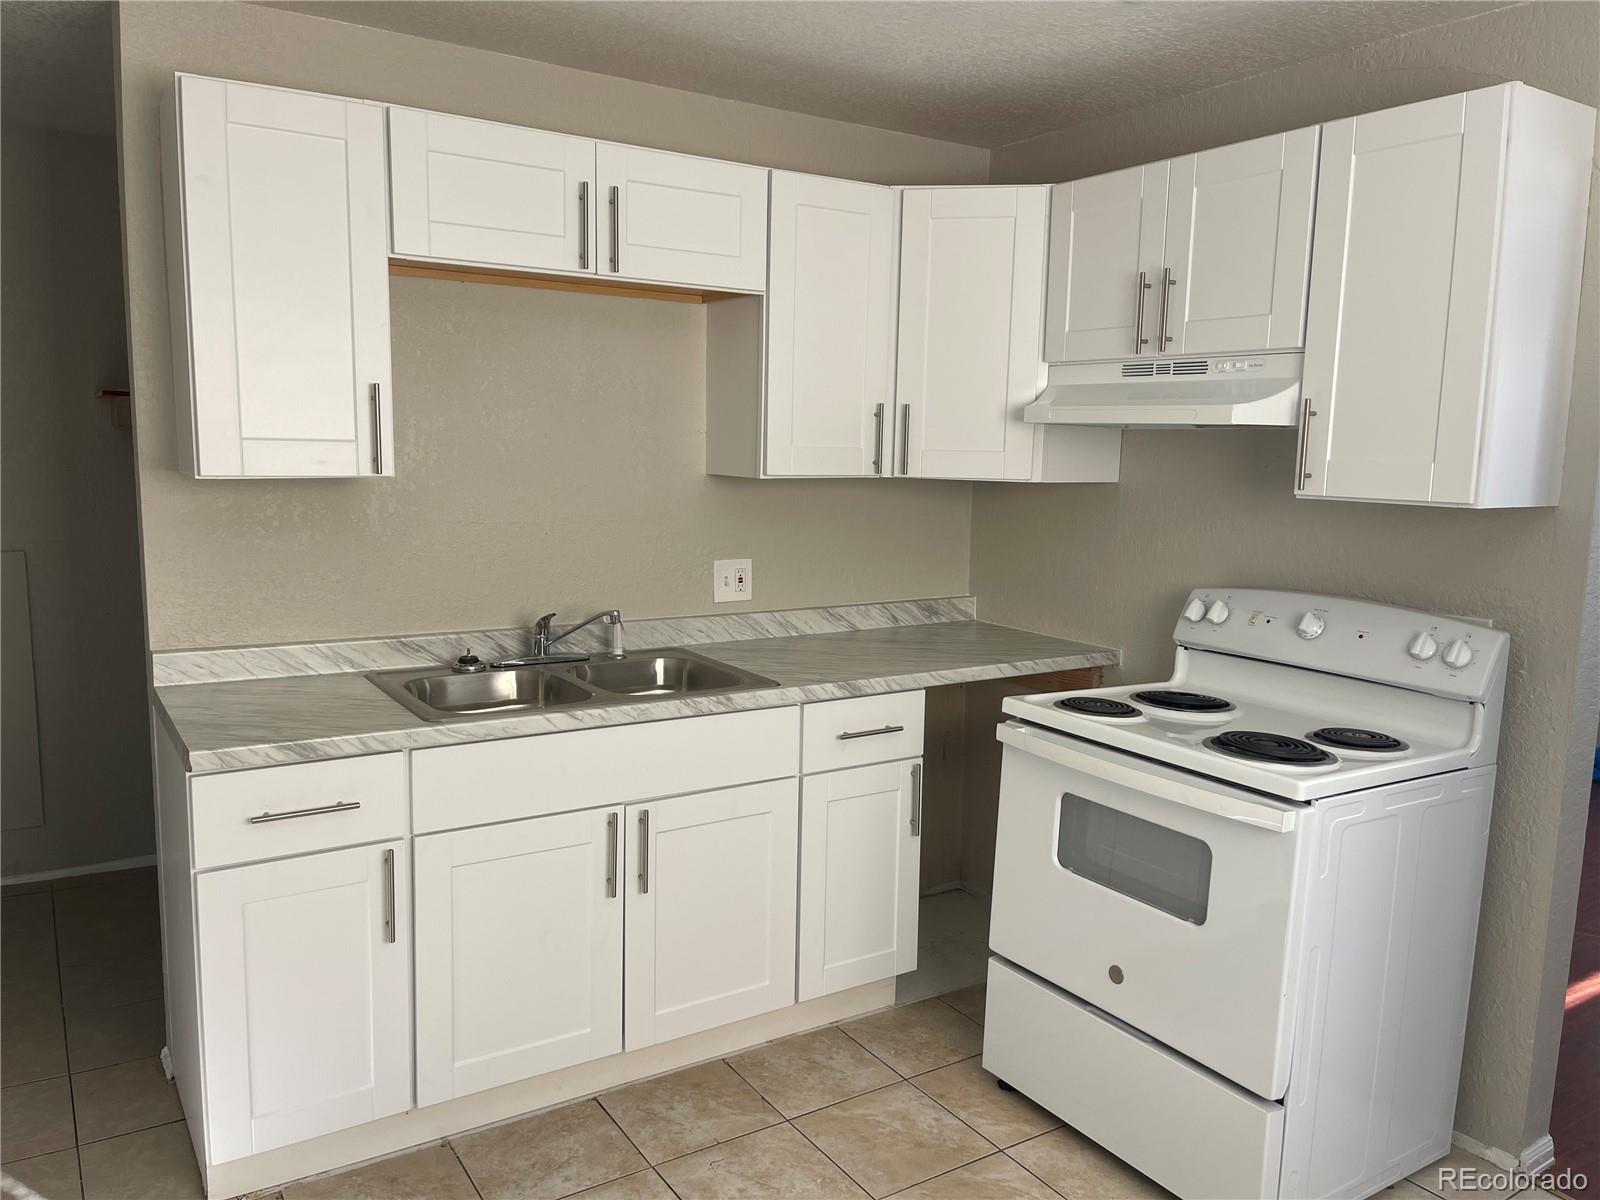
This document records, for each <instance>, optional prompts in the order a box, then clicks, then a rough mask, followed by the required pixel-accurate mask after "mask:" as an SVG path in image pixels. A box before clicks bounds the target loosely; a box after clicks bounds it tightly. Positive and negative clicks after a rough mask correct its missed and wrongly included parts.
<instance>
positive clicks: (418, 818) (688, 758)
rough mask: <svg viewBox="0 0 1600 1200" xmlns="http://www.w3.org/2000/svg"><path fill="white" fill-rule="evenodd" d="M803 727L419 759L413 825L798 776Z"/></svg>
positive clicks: (787, 712) (608, 734)
mask: <svg viewBox="0 0 1600 1200" xmlns="http://www.w3.org/2000/svg"><path fill="white" fill-rule="evenodd" d="M799 724H800V710H799V709H797V708H794V707H789V708H765V709H758V710H756V711H755V712H740V713H719V714H717V715H716V716H710V717H686V718H683V719H681V720H676V721H652V722H650V723H648V724H643V725H614V726H611V727H609V728H605V729H580V730H576V731H574V732H572V733H547V734H543V735H540V736H538V737H525V738H508V739H506V740H504V741H496V742H474V743H472V744H470V745H464V746H440V747H438V748H437V749H433V750H416V751H413V752H412V755H411V798H412V820H413V822H414V824H415V828H416V832H418V833H433V832H435V831H437V830H441V829H461V828H464V827H466V826H468V825H486V824H488V823H490V822H492V821H514V820H517V819H518V818H520V817H537V816H544V815H546V814H548V813H558V812H571V811H573V810H575V809H582V808H597V807H599V806H600V805H602V804H626V803H628V802H630V801H635V800H651V799H655V798H656V797H659V796H676V795H679V794H681V793H684V792H700V791H710V790H711V789H713V788H724V787H732V786H734V785H735V784H740V783H755V782H757V781H759V780H764V779H781V778H783V777H785V776H789V775H793V774H795V773H796V772H797V771H798V769H799V763H798V761H797V759H798V756H799V748H800V738H799V732H800V731H799ZM919 737H920V735H919Z"/></svg>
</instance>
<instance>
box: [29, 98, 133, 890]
mask: <svg viewBox="0 0 1600 1200" xmlns="http://www.w3.org/2000/svg"><path fill="white" fill-rule="evenodd" d="M0 144H3V147H4V162H3V163H0V180H3V181H4V183H3V194H0V213H3V216H4V220H3V230H0V237H3V245H0V258H3V260H4V262H5V271H4V275H3V280H4V283H3V296H0V309H3V313H4V316H3V320H0V341H3V345H0V362H3V364H4V365H3V375H0V397H3V403H0V480H3V484H0V512H3V513H4V519H3V521H0V545H3V547H4V548H5V549H6V550H21V551H23V552H24V553H25V554H26V555H27V560H28V583H29V608H30V611H31V616H32V623H33V638H32V640H33V654H34V667H35V676H36V687H35V694H36V696H37V700H38V723H39V753H40V773H41V776H42V784H43V798H44V824H43V825H40V826H36V827H33V828H27V829H10V830H7V831H6V833H5V835H4V851H3V854H0V873H3V874H4V875H6V876H13V875H19V874H31V873H34V872H40V871H61V870H66V869H69V868H72V867H81V866H88V865H91V864H95V863H102V862H108V861H114V860H117V859H123V858H133V857H138V856H141V855H146V854H151V853H153V852H154V850H155V832H154V829H153V827H152V821H151V807H150V735H149V724H148V720H147V711H148V710H147V709H146V707H145V663H144V628H143V625H144V622H143V615H142V610H141V606H140V595H139V543H138V527H137V523H136V515H135V511H134V479H133V439H132V435H131V432H130V431H129V430H126V429H116V428H113V427H112V424H111V417H110V413H109V412H108V410H107V408H106V406H105V405H104V404H103V403H101V402H99V401H97V400H95V398H94V394H95V392H96V391H97V390H99V389H101V388H120V387H125V386H126V385H127V369H128V368H127V352H126V344H125V342H124V338H123V320H122V281H121V278H120V272H119V271H118V270H117V262H118V259H119V258H120V256H121V247H120V245H119V242H118V228H117V158H116V146H115V144H114V143H113V142H112V140H111V139H110V138H108V137H93V136H88V135H84V134H73V133H60V132H55V131H52V130H44V129H34V128H28V127H24V126H18V125H13V124H11V123H7V124H6V126H5V131H4V136H3V137H0ZM9 752H10V747H0V754H8V753H9Z"/></svg>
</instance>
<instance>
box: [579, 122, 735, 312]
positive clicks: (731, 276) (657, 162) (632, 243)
mask: <svg viewBox="0 0 1600 1200" xmlns="http://www.w3.org/2000/svg"><path fill="white" fill-rule="evenodd" d="M595 165H596V183H597V201H596V202H597V205H598V210H599V212H600V214H601V222H600V224H601V227H602V229H603V230H604V233H603V235H602V237H601V239H600V245H601V247H602V257H601V259H600V262H599V273H600V274H601V275H602V276H604V275H618V276H622V277H624V278H628V279H644V280H651V281H654V282H658V283H668V284H683V285H686V286H694V287H705V288H721V289H725V290H727V291H735V292H759V291H762V290H763V289H765V287H766V285H767V172H766V170H765V169H764V168H761V167H749V166H744V165H742V164H740V163H728V162H719V161H716V160H714V159H709V158H691V157H689V156H687V155H683V154H669V153H667V152H666V151H664V150H645V149H642V148H640V147H638V146H619V145H616V144H613V143H611V142H602V143H600V145H599V146H598V147H597V150H596V158H595Z"/></svg>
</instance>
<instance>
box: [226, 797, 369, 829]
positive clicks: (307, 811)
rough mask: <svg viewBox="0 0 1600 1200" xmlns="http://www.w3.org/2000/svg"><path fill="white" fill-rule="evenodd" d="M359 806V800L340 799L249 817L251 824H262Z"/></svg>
mask: <svg viewBox="0 0 1600 1200" xmlns="http://www.w3.org/2000/svg"><path fill="white" fill-rule="evenodd" d="M360 807H361V801H359V800H341V801H339V803H337V804H324V805H323V806H322V807H320V808H296V809H293V810H292V811H290V812H281V813H275V812H264V813H261V814H260V815H259V816H254V817H251V818H250V824H252V825H264V824H266V823H267V822H268V821H292V820H294V818H296V817H317V816H321V815H322V814H323V813H336V812H352V811H354V810H355V809H358V808H360Z"/></svg>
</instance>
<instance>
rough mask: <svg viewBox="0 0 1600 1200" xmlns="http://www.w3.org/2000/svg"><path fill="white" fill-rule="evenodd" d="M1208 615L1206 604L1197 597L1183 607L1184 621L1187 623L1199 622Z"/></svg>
mask: <svg viewBox="0 0 1600 1200" xmlns="http://www.w3.org/2000/svg"><path fill="white" fill-rule="evenodd" d="M1205 615H1206V602H1205V601H1204V600H1202V599H1200V597H1199V596H1196V597H1195V598H1194V599H1193V600H1191V601H1189V603H1187V604H1185V605H1184V606H1183V619H1184V620H1185V621H1198V620H1199V619H1200V618H1201V617H1203V616H1205Z"/></svg>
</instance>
